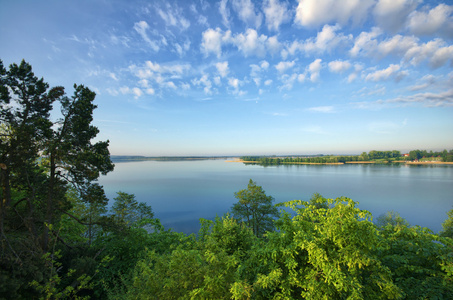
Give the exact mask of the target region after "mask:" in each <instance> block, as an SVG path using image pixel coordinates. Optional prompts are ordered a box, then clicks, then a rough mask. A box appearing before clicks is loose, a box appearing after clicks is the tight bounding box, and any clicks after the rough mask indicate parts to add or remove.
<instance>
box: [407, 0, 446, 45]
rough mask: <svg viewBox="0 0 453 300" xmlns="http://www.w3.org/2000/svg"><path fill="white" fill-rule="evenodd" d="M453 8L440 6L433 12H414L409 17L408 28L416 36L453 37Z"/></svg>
mask: <svg viewBox="0 0 453 300" xmlns="http://www.w3.org/2000/svg"><path fill="white" fill-rule="evenodd" d="M452 13H453V6H450V5H446V4H439V5H438V6H436V7H435V8H433V9H431V10H425V11H414V12H413V13H412V14H411V15H410V16H409V21H408V28H409V30H410V31H411V32H412V33H413V34H416V35H419V36H424V35H432V34H436V33H440V34H441V35H442V36H446V37H449V38H451V37H453V16H452Z"/></svg>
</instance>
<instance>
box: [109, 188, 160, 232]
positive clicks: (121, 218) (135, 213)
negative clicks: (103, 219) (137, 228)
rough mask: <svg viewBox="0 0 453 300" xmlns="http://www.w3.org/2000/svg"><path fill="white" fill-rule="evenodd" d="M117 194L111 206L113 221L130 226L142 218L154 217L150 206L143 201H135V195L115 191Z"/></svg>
mask: <svg viewBox="0 0 453 300" xmlns="http://www.w3.org/2000/svg"><path fill="white" fill-rule="evenodd" d="M117 194H118V196H117V197H115V198H113V200H114V201H115V202H114V203H113V206H112V215H113V217H114V218H115V221H116V222H117V223H119V224H122V225H125V226H132V225H134V224H136V223H137V222H138V221H140V220H143V219H152V218H153V217H154V213H153V210H152V208H151V206H148V205H146V204H145V203H143V202H140V203H139V202H137V200H135V195H133V194H128V193H124V192H117Z"/></svg>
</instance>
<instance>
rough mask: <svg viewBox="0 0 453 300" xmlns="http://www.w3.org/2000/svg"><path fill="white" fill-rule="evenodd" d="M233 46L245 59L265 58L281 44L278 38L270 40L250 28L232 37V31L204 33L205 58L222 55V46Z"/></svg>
mask: <svg viewBox="0 0 453 300" xmlns="http://www.w3.org/2000/svg"><path fill="white" fill-rule="evenodd" d="M228 44H232V45H234V46H236V47H237V49H238V50H239V51H240V52H242V54H243V55H244V56H245V57H248V56H258V57H264V56H265V55H266V53H267V52H268V48H270V49H269V51H271V52H274V51H275V49H278V47H280V46H279V43H278V40H276V38H268V37H267V36H266V35H264V34H261V35H259V34H258V32H257V31H256V30H255V29H251V28H248V29H247V30H246V31H245V32H244V33H238V34H236V35H234V36H233V35H232V34H231V31H229V30H228V31H226V32H223V31H222V30H221V29H220V28H216V29H212V28H209V29H208V30H206V31H204V32H203V33H202V43H201V46H200V48H201V51H202V52H203V53H204V54H205V56H209V54H211V53H213V54H215V55H216V56H217V57H220V56H221V55H222V46H223V45H228Z"/></svg>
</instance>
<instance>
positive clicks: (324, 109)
mask: <svg viewBox="0 0 453 300" xmlns="http://www.w3.org/2000/svg"><path fill="white" fill-rule="evenodd" d="M308 111H311V112H320V113H334V112H335V108H334V107H333V106H317V107H310V108H309V109H308Z"/></svg>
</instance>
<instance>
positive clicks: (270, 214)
mask: <svg viewBox="0 0 453 300" xmlns="http://www.w3.org/2000/svg"><path fill="white" fill-rule="evenodd" d="M234 196H235V197H236V198H237V199H238V200H239V201H238V202H237V203H235V204H233V206H232V207H231V212H232V214H233V216H234V217H235V218H236V219H238V220H240V221H242V222H244V223H245V224H246V225H247V226H249V227H250V228H251V229H252V230H253V233H254V234H255V235H256V236H257V237H261V236H263V234H264V233H265V232H266V231H270V230H273V228H274V217H277V216H278V210H277V208H276V207H275V206H274V205H273V204H272V202H273V201H274V198H273V197H272V196H267V195H266V193H265V192H264V190H263V188H262V187H261V186H258V185H256V182H254V181H253V180H252V179H250V181H249V183H248V185H247V189H244V190H240V191H239V192H237V193H235V194H234Z"/></svg>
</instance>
